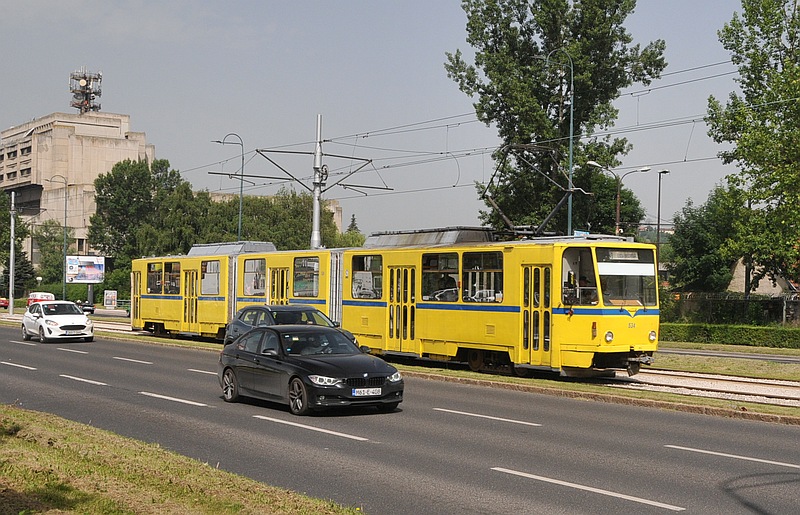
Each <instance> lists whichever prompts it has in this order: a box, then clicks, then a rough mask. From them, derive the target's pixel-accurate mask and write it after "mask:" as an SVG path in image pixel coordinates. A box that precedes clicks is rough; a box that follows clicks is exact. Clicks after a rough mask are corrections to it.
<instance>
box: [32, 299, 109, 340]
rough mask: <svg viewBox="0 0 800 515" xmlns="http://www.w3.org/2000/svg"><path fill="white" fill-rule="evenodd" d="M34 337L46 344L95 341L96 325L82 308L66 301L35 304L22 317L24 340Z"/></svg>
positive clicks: (47, 301)
mask: <svg viewBox="0 0 800 515" xmlns="http://www.w3.org/2000/svg"><path fill="white" fill-rule="evenodd" d="M34 336H38V337H39V341H40V342H42V343H46V342H48V341H51V340H64V339H83V340H84V341H87V342H90V341H92V340H94V324H93V323H92V321H91V320H90V319H89V317H88V316H86V313H84V312H83V311H82V310H81V308H80V307H78V305H77V304H75V303H74V302H69V301H66V300H53V301H49V300H42V301H38V302H34V303H33V304H31V305H30V306H28V309H27V310H26V311H25V314H24V315H22V339H23V340H26V341H27V340H30V339H31V338H33V337H34Z"/></svg>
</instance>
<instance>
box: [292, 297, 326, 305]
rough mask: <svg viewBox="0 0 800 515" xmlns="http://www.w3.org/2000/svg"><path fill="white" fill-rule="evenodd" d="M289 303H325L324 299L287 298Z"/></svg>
mask: <svg viewBox="0 0 800 515" xmlns="http://www.w3.org/2000/svg"><path fill="white" fill-rule="evenodd" d="M289 304H319V305H325V304H326V302H325V300H324V299H305V298H302V299H289Z"/></svg>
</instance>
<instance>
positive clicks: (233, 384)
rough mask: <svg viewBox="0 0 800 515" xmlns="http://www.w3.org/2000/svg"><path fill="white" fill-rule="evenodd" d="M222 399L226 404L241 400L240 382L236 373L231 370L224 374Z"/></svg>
mask: <svg viewBox="0 0 800 515" xmlns="http://www.w3.org/2000/svg"><path fill="white" fill-rule="evenodd" d="M222 398H223V400H224V401H225V402H235V401H237V400H238V399H239V380H238V379H236V372H234V371H233V370H232V369H230V368H229V369H227V370H225V372H224V373H223V374H222Z"/></svg>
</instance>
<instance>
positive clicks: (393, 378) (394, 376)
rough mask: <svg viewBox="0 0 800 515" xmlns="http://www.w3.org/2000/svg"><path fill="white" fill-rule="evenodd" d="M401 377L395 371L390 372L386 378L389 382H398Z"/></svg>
mask: <svg viewBox="0 0 800 515" xmlns="http://www.w3.org/2000/svg"><path fill="white" fill-rule="evenodd" d="M402 379H403V376H401V375H400V372H399V371H398V372H395V373H394V374H392V375H390V376H389V377H388V378H386V380H387V381H389V382H390V383H396V382H398V381H400V380H402Z"/></svg>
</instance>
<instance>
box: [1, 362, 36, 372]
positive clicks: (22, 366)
mask: <svg viewBox="0 0 800 515" xmlns="http://www.w3.org/2000/svg"><path fill="white" fill-rule="evenodd" d="M0 363H2V364H3V365H8V366H10V367H17V368H24V369H25V370H36V369H35V368H34V367H27V366H25V365H20V364H18V363H10V362H8V361H0Z"/></svg>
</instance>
